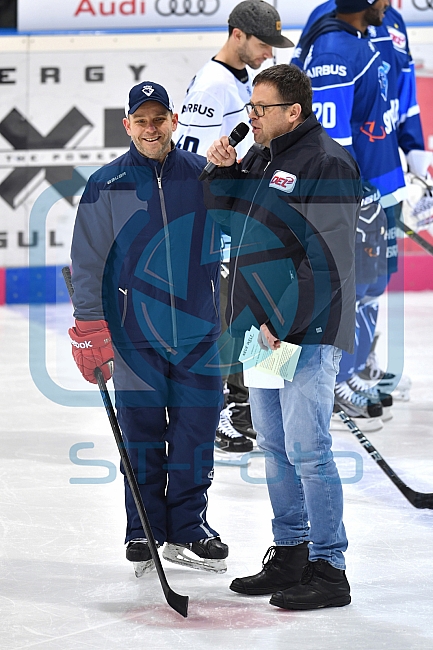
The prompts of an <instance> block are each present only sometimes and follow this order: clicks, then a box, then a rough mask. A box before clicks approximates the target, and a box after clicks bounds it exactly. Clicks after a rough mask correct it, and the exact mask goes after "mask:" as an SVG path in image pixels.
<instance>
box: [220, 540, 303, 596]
mask: <svg viewBox="0 0 433 650" xmlns="http://www.w3.org/2000/svg"><path fill="white" fill-rule="evenodd" d="M307 563H308V542H302V544H298V545H297V546H271V547H270V548H268V550H267V551H266V553H265V557H264V558H263V560H262V567H263V568H262V570H261V571H260V572H259V573H256V575H254V576H247V577H246V578H236V579H235V580H233V582H232V584H231V585H230V589H231V590H232V591H236V593H238V594H247V595H248V596H263V595H266V594H272V593H274V592H275V591H277V590H278V589H288V588H289V587H293V586H294V585H296V584H298V582H299V580H300V579H301V576H302V571H303V569H304V567H305V565H306V564H307Z"/></svg>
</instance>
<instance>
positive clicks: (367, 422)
mask: <svg viewBox="0 0 433 650" xmlns="http://www.w3.org/2000/svg"><path fill="white" fill-rule="evenodd" d="M350 419H351V420H353V421H354V423H355V424H356V426H357V427H358V429H360V430H361V431H366V432H367V431H380V430H381V429H382V428H383V421H382V418H350ZM329 428H330V430H331V431H348V428H347V425H346V424H345V423H344V422H343V420H342V419H341V418H340V417H339V416H338V414H337V413H333V414H332V416H331V424H330V427H329Z"/></svg>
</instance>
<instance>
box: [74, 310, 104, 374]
mask: <svg viewBox="0 0 433 650" xmlns="http://www.w3.org/2000/svg"><path fill="white" fill-rule="evenodd" d="M69 336H70V337H71V343H72V356H73V357H74V361H75V363H76V364H77V366H78V369H79V371H80V372H81V374H82V375H83V377H84V379H85V380H86V381H89V382H90V383H91V384H96V383H98V382H97V381H96V378H95V375H94V372H95V368H100V369H101V371H102V374H103V376H104V379H105V381H108V380H109V379H110V377H111V375H112V373H113V359H114V352H113V347H112V345H111V334H110V330H109V329H108V323H107V321H105V320H91V321H84V320H76V321H75V327H71V328H70V329H69Z"/></svg>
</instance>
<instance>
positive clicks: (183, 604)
mask: <svg viewBox="0 0 433 650" xmlns="http://www.w3.org/2000/svg"><path fill="white" fill-rule="evenodd" d="M62 274H63V277H64V279H65V283H66V287H67V289H68V293H69V295H70V297H71V298H72V295H73V293H74V287H73V286H72V281H71V271H70V269H69V267H68V266H65V267H64V268H63V269H62ZM95 379H96V381H97V382H98V386H99V390H100V393H101V397H102V401H103V403H104V406H105V410H106V412H107V415H108V419H109V421H110V425H111V429H112V431H113V434H114V438H115V440H116V444H117V448H118V450H119V454H120V458H121V460H122V464H123V468H124V470H125V474H126V478H127V479H128V483H129V487H130V488H131V492H132V496H133V497H134V501H135V505H136V507H137V511H138V515H139V517H140V521H141V525H142V526H143V530H144V532H145V534H146V539H147V543H148V545H149V550H150V553H151V555H152V559H153V561H154V562H155V568H156V571H157V573H158V577H159V581H160V583H161V587H162V591H163V592H164V596H165V599H166V601H167V603H168V604H169V605H170V607H172V608H173V609H174V610H176V612H178V613H179V614H181V615H182V616H184V617H185V618H186V617H187V616H188V601H189V597H188V596H181V595H180V594H177V593H176V592H175V591H173V589H171V588H170V585H169V584H168V582H167V578H166V577H165V573H164V569H163V568H162V564H161V560H160V558H159V554H158V549H157V546H156V542H155V538H154V536H153V533H152V528H151V526H150V522H149V518H148V516H147V513H146V509H145V507H144V504H143V500H142V498H141V494H140V489H139V487H138V483H137V479H136V477H135V474H134V470H133V468H132V465H131V460H130V458H129V454H128V451H127V449H126V446H125V442H124V439H123V436H122V432H121V430H120V427H119V423H118V421H117V417H116V414H115V412H114V408H113V404H112V402H111V398H110V394H109V392H108V390H107V385H106V383H105V379H104V376H103V374H102V371H101V369H100V368H96V369H95Z"/></svg>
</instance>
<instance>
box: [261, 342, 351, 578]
mask: <svg viewBox="0 0 433 650" xmlns="http://www.w3.org/2000/svg"><path fill="white" fill-rule="evenodd" d="M340 358H341V350H339V349H338V348H335V347H333V346H332V345H304V346H303V348H302V352H301V355H300V357H299V362H298V367H297V370H296V373H295V377H294V379H293V381H292V382H288V381H285V382H284V388H280V389H265V388H251V389H250V404H251V413H252V419H253V425H254V428H255V430H256V431H257V434H258V435H257V444H258V446H259V447H260V449H262V450H263V451H264V452H265V466H266V479H267V486H268V492H269V497H270V500H271V504H272V509H273V512H274V518H273V520H272V530H273V534H274V540H275V544H276V545H277V546H295V545H297V544H301V543H302V542H305V541H310V542H311V543H310V546H309V557H310V560H311V561H314V560H318V559H323V560H326V561H327V562H329V563H330V564H332V566H334V567H335V568H337V569H344V568H345V562H344V556H343V552H344V551H345V550H346V548H347V538H346V533H345V530H344V525H343V519H342V517H343V491H342V487H341V481H340V477H339V475H338V471H337V467H336V465H335V462H334V459H333V455H332V452H331V444H332V439H331V435H330V433H329V423H330V419H331V414H332V409H333V405H334V385H335V378H336V375H337V373H338V366H339V362H340Z"/></svg>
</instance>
